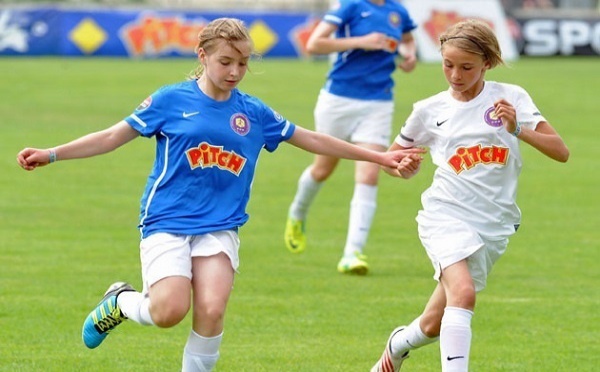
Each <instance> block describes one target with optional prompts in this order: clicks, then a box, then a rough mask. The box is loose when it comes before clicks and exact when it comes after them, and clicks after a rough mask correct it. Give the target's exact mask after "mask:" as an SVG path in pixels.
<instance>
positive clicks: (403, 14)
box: [399, 6, 417, 34]
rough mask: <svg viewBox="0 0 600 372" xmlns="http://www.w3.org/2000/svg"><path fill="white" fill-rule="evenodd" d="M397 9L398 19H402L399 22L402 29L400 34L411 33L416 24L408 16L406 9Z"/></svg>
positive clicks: (401, 7)
mask: <svg viewBox="0 0 600 372" xmlns="http://www.w3.org/2000/svg"><path fill="white" fill-rule="evenodd" d="M399 8H400V11H399V13H400V18H401V19H402V21H401V22H400V25H401V27H402V33H403V34H405V33H407V32H411V31H412V30H414V29H415V28H417V24H416V23H415V21H414V20H413V19H412V18H411V16H410V14H408V10H406V8H405V7H403V6H400V7H399Z"/></svg>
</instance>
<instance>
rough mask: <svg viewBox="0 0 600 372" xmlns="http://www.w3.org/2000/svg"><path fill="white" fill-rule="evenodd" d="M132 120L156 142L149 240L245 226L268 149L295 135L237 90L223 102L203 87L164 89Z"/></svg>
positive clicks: (188, 84) (146, 198) (144, 223)
mask: <svg viewBox="0 0 600 372" xmlns="http://www.w3.org/2000/svg"><path fill="white" fill-rule="evenodd" d="M125 121H126V122H127V123H129V125H131V126H132V127H133V128H134V129H135V130H137V131H138V132H140V134H141V135H142V136H144V137H155V139H156V159H155V162H154V166H153V168H152V171H151V173H150V175H149V177H148V181H147V184H146V187H145V190H144V193H143V196H142V199H141V208H140V222H139V228H140V231H141V233H142V237H144V238H145V237H147V236H149V235H151V234H153V233H156V232H168V233H173V234H184V235H198V234H204V233H208V232H212V231H219V230H225V229H235V228H238V227H240V226H242V225H243V224H244V223H245V222H246V221H247V220H248V214H247V213H246V205H247V204H248V200H249V197H250V188H251V184H252V180H253V178H254V171H255V168H256V164H257V160H258V156H259V154H260V152H261V150H262V149H263V148H265V149H266V150H268V151H274V150H275V149H276V148H277V147H278V145H279V143H280V142H282V141H285V140H287V139H289V138H290V137H291V136H292V134H293V133H294V130H295V125H294V124H292V123H290V122H289V121H287V120H286V119H285V118H283V117H282V116H281V115H279V114H278V113H277V112H275V111H273V110H272V109H271V108H270V107H268V106H267V105H266V104H264V103H263V102H262V101H260V100H259V99H258V98H256V97H253V96H250V95H248V94H245V93H243V92H241V91H239V90H237V89H234V90H233V91H232V92H231V97H230V98H229V100H227V101H215V100H213V99H212V98H210V97H208V96H206V95H205V94H204V93H203V92H202V91H201V90H200V88H199V87H198V84H197V82H196V81H185V82H181V83H178V84H173V85H167V86H164V87H162V88H160V89H159V90H157V91H156V92H154V93H153V94H152V95H151V96H149V97H148V98H146V100H145V101H144V102H142V103H141V104H140V105H139V106H138V108H137V109H136V110H135V111H134V112H133V113H132V114H131V115H130V116H128V117H127V118H125Z"/></svg>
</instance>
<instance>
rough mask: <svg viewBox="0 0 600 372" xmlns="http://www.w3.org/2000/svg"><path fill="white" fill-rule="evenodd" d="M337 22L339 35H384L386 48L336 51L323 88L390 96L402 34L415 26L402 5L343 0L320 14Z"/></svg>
mask: <svg viewBox="0 0 600 372" xmlns="http://www.w3.org/2000/svg"><path fill="white" fill-rule="evenodd" d="M323 20H324V21H325V22H329V23H331V24H334V25H336V26H337V31H336V34H335V36H336V37H338V38H343V37H355V36H364V35H368V34H370V33H372V32H380V33H383V34H385V35H387V37H388V40H387V45H388V48H386V49H385V50H377V51H367V50H363V49H353V50H347V51H344V52H339V53H338V54H337V56H336V59H335V62H334V63H333V66H332V68H331V70H330V71H329V74H328V79H327V81H326V83H325V89H326V90H327V91H329V92H330V93H332V94H335V95H338V96H343V97H349V98H356V99H364V100H392V96H393V95H392V88H393V87H394V81H393V79H392V73H393V72H394V71H395V69H396V61H395V58H396V56H397V55H398V44H399V43H400V41H401V40H402V34H404V33H407V32H410V31H412V30H414V29H415V28H416V27H417V26H416V24H415V23H414V21H413V20H412V18H411V17H410V15H409V14H408V11H407V10H406V8H405V7H404V6H402V5H401V4H400V3H398V2H397V1H395V0H387V1H386V2H385V3H384V4H383V5H376V4H373V3H372V2H370V1H369V0H342V1H340V6H339V7H338V8H336V9H332V10H330V11H329V12H328V13H327V14H326V15H325V16H324V18H323Z"/></svg>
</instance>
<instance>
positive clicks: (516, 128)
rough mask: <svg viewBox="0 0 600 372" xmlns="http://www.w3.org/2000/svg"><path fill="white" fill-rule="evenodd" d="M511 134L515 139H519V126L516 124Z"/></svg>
mask: <svg viewBox="0 0 600 372" xmlns="http://www.w3.org/2000/svg"><path fill="white" fill-rule="evenodd" d="M511 134H512V135H513V136H515V137H519V134H521V124H519V123H517V126H516V127H515V131H514V132H512V133H511Z"/></svg>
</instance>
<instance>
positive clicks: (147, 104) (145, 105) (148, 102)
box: [135, 96, 152, 111]
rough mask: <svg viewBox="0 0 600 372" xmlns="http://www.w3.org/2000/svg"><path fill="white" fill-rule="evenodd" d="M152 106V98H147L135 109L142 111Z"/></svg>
mask: <svg viewBox="0 0 600 372" xmlns="http://www.w3.org/2000/svg"><path fill="white" fill-rule="evenodd" d="M150 105H152V96H148V98H146V99H145V100H144V102H142V103H140V105H139V106H138V107H137V108H136V109H135V110H136V111H143V110H145V109H147V108H148V107H150Z"/></svg>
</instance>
